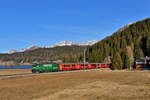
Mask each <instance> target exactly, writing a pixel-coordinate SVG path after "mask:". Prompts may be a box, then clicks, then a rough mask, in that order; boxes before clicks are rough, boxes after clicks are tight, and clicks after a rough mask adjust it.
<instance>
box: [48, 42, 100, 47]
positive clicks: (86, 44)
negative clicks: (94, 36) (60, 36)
mask: <svg viewBox="0 0 150 100" xmlns="http://www.w3.org/2000/svg"><path fill="white" fill-rule="evenodd" d="M97 42H98V41H96V40H92V41H88V42H70V41H61V42H59V43H56V44H54V45H52V46H50V47H57V46H72V45H76V46H91V45H94V44H95V43H97Z"/></svg>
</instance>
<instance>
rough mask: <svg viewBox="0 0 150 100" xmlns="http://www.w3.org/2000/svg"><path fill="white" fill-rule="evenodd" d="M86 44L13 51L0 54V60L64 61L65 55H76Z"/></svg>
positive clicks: (30, 61)
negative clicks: (12, 52)
mask: <svg viewBox="0 0 150 100" xmlns="http://www.w3.org/2000/svg"><path fill="white" fill-rule="evenodd" d="M85 48H87V47H86V46H62V47H54V48H39V49H36V50H32V51H26V52H20V53H14V54H0V61H1V62H8V61H13V62H14V63H18V64H24V63H32V62H53V61H59V62H61V61H63V60H64V61H65V57H66V58H67V56H70V55H71V56H72V55H73V57H74V56H76V57H78V56H79V55H80V54H81V53H82V52H83V50H84V49H85Z"/></svg>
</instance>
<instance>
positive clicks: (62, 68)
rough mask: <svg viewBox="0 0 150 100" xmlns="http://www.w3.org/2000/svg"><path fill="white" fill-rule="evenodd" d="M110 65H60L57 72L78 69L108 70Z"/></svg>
mask: <svg viewBox="0 0 150 100" xmlns="http://www.w3.org/2000/svg"><path fill="white" fill-rule="evenodd" d="M110 67H111V66H110V64H101V63H86V64H83V63H61V64H59V70H62V71H63V70H79V69H98V68H110Z"/></svg>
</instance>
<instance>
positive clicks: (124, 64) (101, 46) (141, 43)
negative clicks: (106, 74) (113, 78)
mask: <svg viewBox="0 0 150 100" xmlns="http://www.w3.org/2000/svg"><path fill="white" fill-rule="evenodd" d="M143 56H150V18H148V19H145V20H142V21H139V22H136V23H134V24H131V25H127V26H125V27H124V28H121V29H120V30H119V31H118V32H116V33H114V34H113V35H112V36H109V37H107V38H105V39H104V40H102V41H100V42H98V43H97V44H95V45H93V46H91V47H88V48H87V52H86V57H87V59H88V62H100V63H102V62H104V61H105V59H107V58H108V57H109V58H110V60H111V62H112V66H113V68H114V69H126V68H130V66H131V65H133V62H134V61H136V60H137V59H139V58H141V57H143Z"/></svg>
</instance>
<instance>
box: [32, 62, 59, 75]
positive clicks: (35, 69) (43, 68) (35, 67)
mask: <svg viewBox="0 0 150 100" xmlns="http://www.w3.org/2000/svg"><path fill="white" fill-rule="evenodd" d="M55 71H59V64H56V63H33V64H32V73H42V72H55Z"/></svg>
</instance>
